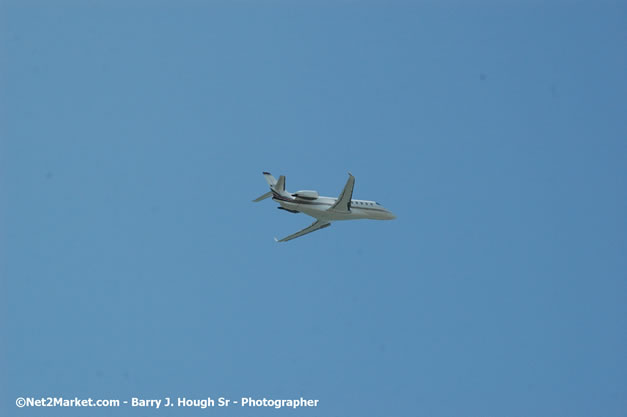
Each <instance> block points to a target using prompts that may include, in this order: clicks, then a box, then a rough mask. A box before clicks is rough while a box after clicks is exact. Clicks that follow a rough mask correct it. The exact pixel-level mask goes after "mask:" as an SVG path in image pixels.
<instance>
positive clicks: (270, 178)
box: [263, 172, 276, 188]
mask: <svg viewBox="0 0 627 417" xmlns="http://www.w3.org/2000/svg"><path fill="white" fill-rule="evenodd" d="M263 176H264V177H266V181H268V185H269V186H270V188H272V187H274V184H276V178H274V177H273V176H272V174H270V173H269V172H264V173H263Z"/></svg>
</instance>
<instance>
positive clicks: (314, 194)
mask: <svg viewBox="0 0 627 417" xmlns="http://www.w3.org/2000/svg"><path fill="white" fill-rule="evenodd" d="M294 197H297V198H302V199H303V200H315V199H316V198H318V197H319V195H318V191H312V190H301V191H296V192H295V193H294Z"/></svg>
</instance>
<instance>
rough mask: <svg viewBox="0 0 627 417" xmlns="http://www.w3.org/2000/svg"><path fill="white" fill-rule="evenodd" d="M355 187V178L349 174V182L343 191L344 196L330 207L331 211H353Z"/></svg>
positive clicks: (341, 195)
mask: <svg viewBox="0 0 627 417" xmlns="http://www.w3.org/2000/svg"><path fill="white" fill-rule="evenodd" d="M353 187H355V177H353V174H351V173H350V172H349V173H348V181H346V185H345V186H344V189H343V190H342V194H340V196H339V197H338V198H337V201H336V202H335V204H333V205H332V206H331V207H329V210H333V211H339V212H343V213H348V212H349V211H351V199H352V198H353Z"/></svg>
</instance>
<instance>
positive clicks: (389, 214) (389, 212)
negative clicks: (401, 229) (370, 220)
mask: <svg viewBox="0 0 627 417" xmlns="http://www.w3.org/2000/svg"><path fill="white" fill-rule="evenodd" d="M395 218H396V216H395V215H394V213H392V212H391V211H388V212H387V219H388V220H394V219H395Z"/></svg>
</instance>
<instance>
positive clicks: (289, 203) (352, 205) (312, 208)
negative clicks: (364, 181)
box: [253, 172, 396, 242]
mask: <svg viewBox="0 0 627 417" xmlns="http://www.w3.org/2000/svg"><path fill="white" fill-rule="evenodd" d="M263 176H264V177H265V178H266V181H267V182H268V185H269V186H270V191H268V192H267V193H265V194H264V195H262V196H260V197H257V198H256V199H254V200H253V202H255V203H257V202H259V201H261V200H265V199H266V198H268V197H272V200H274V201H276V202H277V203H279V204H280V206H279V207H277V208H278V209H280V210H285V211H288V212H290V213H305V214H307V215H309V216H311V217H314V218H315V219H316V221H315V222H313V223H312V224H311V225H309V227H306V228H304V229H303V230H301V231H299V232H296V233H294V234H292V235H289V236H286V237H284V238H283V239H281V240H278V239H277V238H276V237H275V238H274V240H275V241H277V242H287V241H288V240H292V239H295V238H297V237H301V236H303V235H306V234H307V233H311V232H315V231H316V230H320V229H324V228H325V227H329V226H331V222H332V221H336V220H356V219H372V220H392V219H395V218H396V216H395V215H394V214H393V213H392V212H391V211H389V210H387V209H386V208H385V207H383V206H382V205H381V204H379V203H377V202H376V201H368V200H353V187H354V186H355V177H353V175H352V174H351V173H350V172H349V173H348V181H346V185H345V186H344V190H342V193H341V194H340V196H339V197H338V198H333V197H324V196H320V195H318V192H317V191H312V190H301V191H296V192H295V193H289V192H287V191H285V175H281V176H280V177H279V180H278V181H277V180H276V178H274V177H273V176H272V174H270V173H269V172H264V173H263Z"/></svg>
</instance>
